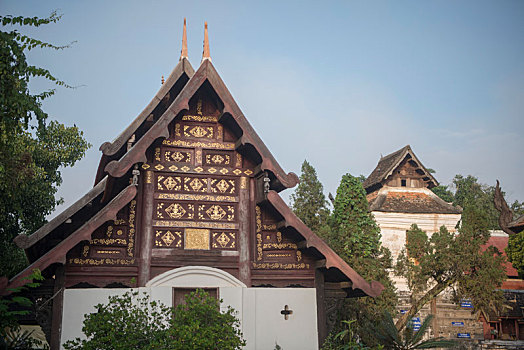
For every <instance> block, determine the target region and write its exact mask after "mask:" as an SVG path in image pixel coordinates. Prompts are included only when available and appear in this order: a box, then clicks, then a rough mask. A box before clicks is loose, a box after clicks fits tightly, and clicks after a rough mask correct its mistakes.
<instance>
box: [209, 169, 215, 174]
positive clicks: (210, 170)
mask: <svg viewBox="0 0 524 350" xmlns="http://www.w3.org/2000/svg"><path fill="white" fill-rule="evenodd" d="M207 171H209V172H210V173H211V174H214V173H216V172H217V170H216V169H215V168H209V169H207Z"/></svg>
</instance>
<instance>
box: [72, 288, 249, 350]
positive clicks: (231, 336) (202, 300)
mask: <svg viewBox="0 0 524 350" xmlns="http://www.w3.org/2000/svg"><path fill="white" fill-rule="evenodd" d="M239 327H240V322H239V321H238V319H237V318H236V317H235V311H234V310H233V309H232V308H231V307H228V309H227V310H226V311H225V312H224V313H221V312H220V311H219V301H218V300H216V299H214V298H212V297H210V296H209V294H207V293H206V292H204V291H203V290H197V291H196V292H192V293H190V294H188V295H186V297H185V304H181V305H178V306H177V307H176V308H171V307H167V306H165V305H164V304H162V303H159V302H156V301H151V300H150V298H149V296H148V295H147V293H143V295H142V296H140V295H139V292H138V291H130V292H126V293H125V294H124V295H122V296H111V297H109V303H108V304H106V305H104V304H98V305H96V312H95V313H92V314H88V315H85V319H84V326H83V328H82V331H83V332H84V334H85V335H86V337H87V339H80V338H76V339H75V340H70V341H68V342H66V343H65V344H64V348H65V349H67V350H73V349H82V350H91V349H92V350H120V349H122V350H124V349H139V350H140V349H177V350H182V349H184V350H186V349H187V350H192V349H193V350H198V349H226V350H227V349H240V348H241V347H242V346H245V341H244V340H243V339H242V333H241V332H240V330H239Z"/></svg>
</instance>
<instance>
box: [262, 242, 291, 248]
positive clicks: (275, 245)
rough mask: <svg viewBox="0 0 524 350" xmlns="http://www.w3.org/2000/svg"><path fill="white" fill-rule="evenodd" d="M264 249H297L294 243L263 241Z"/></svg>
mask: <svg viewBox="0 0 524 350" xmlns="http://www.w3.org/2000/svg"><path fill="white" fill-rule="evenodd" d="M262 248H264V249H297V245H296V244H295V243H264V245H263V246H262Z"/></svg>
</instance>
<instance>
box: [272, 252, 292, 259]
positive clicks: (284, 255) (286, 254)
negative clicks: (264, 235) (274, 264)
mask: <svg viewBox="0 0 524 350" xmlns="http://www.w3.org/2000/svg"><path fill="white" fill-rule="evenodd" d="M266 256H268V257H270V258H285V257H290V256H291V253H268V254H266Z"/></svg>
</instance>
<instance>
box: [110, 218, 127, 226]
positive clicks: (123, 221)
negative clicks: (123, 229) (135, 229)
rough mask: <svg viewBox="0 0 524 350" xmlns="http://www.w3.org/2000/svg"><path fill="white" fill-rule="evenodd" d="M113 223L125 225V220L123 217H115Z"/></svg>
mask: <svg viewBox="0 0 524 350" xmlns="http://www.w3.org/2000/svg"><path fill="white" fill-rule="evenodd" d="M113 224H114V225H125V224H126V221H125V220H124V219H116V220H113Z"/></svg>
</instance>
